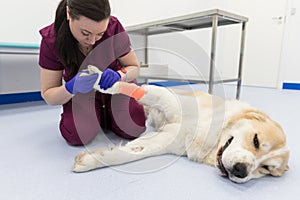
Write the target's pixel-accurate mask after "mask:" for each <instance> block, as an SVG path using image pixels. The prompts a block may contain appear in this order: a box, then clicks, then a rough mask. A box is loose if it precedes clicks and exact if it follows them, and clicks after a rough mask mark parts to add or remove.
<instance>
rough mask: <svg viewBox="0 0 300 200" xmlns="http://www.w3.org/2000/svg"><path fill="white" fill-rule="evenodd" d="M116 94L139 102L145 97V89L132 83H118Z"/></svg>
mask: <svg viewBox="0 0 300 200" xmlns="http://www.w3.org/2000/svg"><path fill="white" fill-rule="evenodd" d="M118 93H119V94H124V95H127V96H130V97H132V98H135V99H136V100H140V99H141V98H142V97H143V96H144V95H145V89H144V88H142V87H140V86H138V85H136V84H134V83H126V82H120V85H119V90H118Z"/></svg>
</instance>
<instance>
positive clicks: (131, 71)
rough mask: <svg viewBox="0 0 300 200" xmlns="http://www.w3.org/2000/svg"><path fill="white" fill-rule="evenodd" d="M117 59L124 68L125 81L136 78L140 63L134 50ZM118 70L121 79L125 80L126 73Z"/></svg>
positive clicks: (138, 73)
mask: <svg viewBox="0 0 300 200" xmlns="http://www.w3.org/2000/svg"><path fill="white" fill-rule="evenodd" d="M118 60H119V61H120V62H121V64H122V65H123V66H124V67H125V68H126V71H127V80H126V81H127V82H130V81H132V80H134V79H136V78H137V77H138V76H139V75H140V64H139V61H138V59H137V56H136V54H135V52H134V51H130V52H129V53H128V54H126V55H125V56H123V57H121V58H119V59H118ZM118 72H119V73H120V74H121V80H122V81H125V79H126V75H125V74H124V73H123V72H121V71H120V70H119V71H118Z"/></svg>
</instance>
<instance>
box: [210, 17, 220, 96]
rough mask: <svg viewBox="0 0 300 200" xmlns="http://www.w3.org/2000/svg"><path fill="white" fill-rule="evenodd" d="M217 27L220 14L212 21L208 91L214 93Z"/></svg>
mask: <svg viewBox="0 0 300 200" xmlns="http://www.w3.org/2000/svg"><path fill="white" fill-rule="evenodd" d="M217 27H218V15H214V16H213V21H212V37H211V52H210V69H209V82H208V93H210V94H212V93H213V84H214V72H215V52H216V43H217Z"/></svg>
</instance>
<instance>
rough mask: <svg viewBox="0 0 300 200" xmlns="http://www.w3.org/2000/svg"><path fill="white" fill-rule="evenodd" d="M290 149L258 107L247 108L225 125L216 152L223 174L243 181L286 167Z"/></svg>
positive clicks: (286, 168)
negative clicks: (253, 108) (256, 108)
mask: <svg viewBox="0 0 300 200" xmlns="http://www.w3.org/2000/svg"><path fill="white" fill-rule="evenodd" d="M288 159H289V150H288V149H287V147H286V138H285V135H284V132H283V130H282V128H281V127H280V125H279V124H277V123H276V122H275V121H273V120H271V119H270V118H269V117H268V116H267V115H266V114H264V113H262V112H259V111H257V110H247V111H245V112H244V113H242V114H240V115H238V116H236V117H235V118H234V119H232V120H230V121H229V122H228V124H227V126H226V127H225V128H224V130H223V133H222V136H221V139H220V143H219V146H218V151H217V155H216V166H217V167H218V168H219V170H220V172H221V174H222V175H224V176H227V177H228V178H229V179H230V180H232V181H233V182H236V183H244V182H246V181H248V180H250V179H253V178H259V177H262V176H265V175H272V176H281V175H282V174H283V173H284V171H286V170H288Z"/></svg>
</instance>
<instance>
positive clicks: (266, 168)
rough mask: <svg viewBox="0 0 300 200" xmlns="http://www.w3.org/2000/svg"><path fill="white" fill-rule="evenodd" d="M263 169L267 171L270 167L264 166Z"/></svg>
mask: <svg viewBox="0 0 300 200" xmlns="http://www.w3.org/2000/svg"><path fill="white" fill-rule="evenodd" d="M261 167H262V168H264V169H265V170H269V166H268V165H263V166H261Z"/></svg>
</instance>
